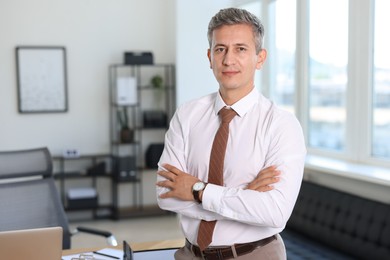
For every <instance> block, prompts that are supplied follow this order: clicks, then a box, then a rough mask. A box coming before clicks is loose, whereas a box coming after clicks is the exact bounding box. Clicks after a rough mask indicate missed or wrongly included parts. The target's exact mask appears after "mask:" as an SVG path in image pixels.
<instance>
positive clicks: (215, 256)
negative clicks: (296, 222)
mask: <svg viewBox="0 0 390 260" xmlns="http://www.w3.org/2000/svg"><path fill="white" fill-rule="evenodd" d="M275 239H276V235H273V236H271V237H267V238H264V239H261V240H258V241H255V242H251V243H245V244H235V245H232V246H227V247H209V248H206V249H205V250H204V251H203V252H202V251H200V248H199V247H197V246H195V245H193V244H191V243H190V242H189V241H188V240H187V239H186V247H187V248H188V249H189V250H190V251H191V252H192V253H193V254H194V255H195V256H196V257H201V258H202V259H206V260H223V259H229V258H234V257H237V256H240V255H245V254H248V253H250V252H252V251H253V250H255V248H257V247H260V246H265V245H267V244H269V243H270V242H272V241H273V240H275Z"/></svg>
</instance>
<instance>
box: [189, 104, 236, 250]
mask: <svg viewBox="0 0 390 260" xmlns="http://www.w3.org/2000/svg"><path fill="white" fill-rule="evenodd" d="M235 115H236V112H235V111H234V110H233V109H225V108H222V109H221V110H220V111H219V116H220V117H221V119H222V122H221V125H220V126H219V129H218V131H217V133H216V135H215V138H214V142H213V146H212V148H211V155H210V164H209V177H208V183H213V184H217V185H221V186H222V185H223V162H224V159H225V153H226V145H227V141H228V136H229V123H230V121H231V120H232V119H233V117H234V116H235ZM216 222H217V221H216V220H213V221H205V220H202V221H201V222H200V226H199V231H198V241H197V242H198V245H199V248H200V249H201V250H202V251H203V250H204V249H205V248H207V247H208V246H209V245H210V243H211V240H212V237H213V232H214V227H215V224H216Z"/></svg>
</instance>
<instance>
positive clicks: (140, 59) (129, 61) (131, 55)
mask: <svg viewBox="0 0 390 260" xmlns="http://www.w3.org/2000/svg"><path fill="white" fill-rule="evenodd" d="M124 62H125V64H126V65H142V64H153V53H151V52H125V57H124Z"/></svg>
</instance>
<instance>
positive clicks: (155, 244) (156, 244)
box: [62, 238, 185, 256]
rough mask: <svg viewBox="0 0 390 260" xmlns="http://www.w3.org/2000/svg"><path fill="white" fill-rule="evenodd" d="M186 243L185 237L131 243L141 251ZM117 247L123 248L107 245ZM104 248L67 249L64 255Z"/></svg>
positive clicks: (134, 248) (135, 248)
mask: <svg viewBox="0 0 390 260" xmlns="http://www.w3.org/2000/svg"><path fill="white" fill-rule="evenodd" d="M184 243H185V240H184V238H181V239H171V240H162V241H152V242H140V243H130V246H131V248H132V249H133V251H141V250H152V249H163V248H173V247H183V246H184ZM107 247H110V248H115V249H122V245H120V246H119V245H118V246H116V247H111V246H107ZM100 249H102V248H75V249H67V250H64V251H63V252H62V255H63V256H65V255H73V254H80V253H84V252H91V251H96V250H100Z"/></svg>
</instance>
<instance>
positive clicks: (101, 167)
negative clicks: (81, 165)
mask: <svg viewBox="0 0 390 260" xmlns="http://www.w3.org/2000/svg"><path fill="white" fill-rule="evenodd" d="M105 174H106V162H99V163H98V164H96V165H92V166H91V167H89V168H88V169H87V175H89V176H102V175H105Z"/></svg>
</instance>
